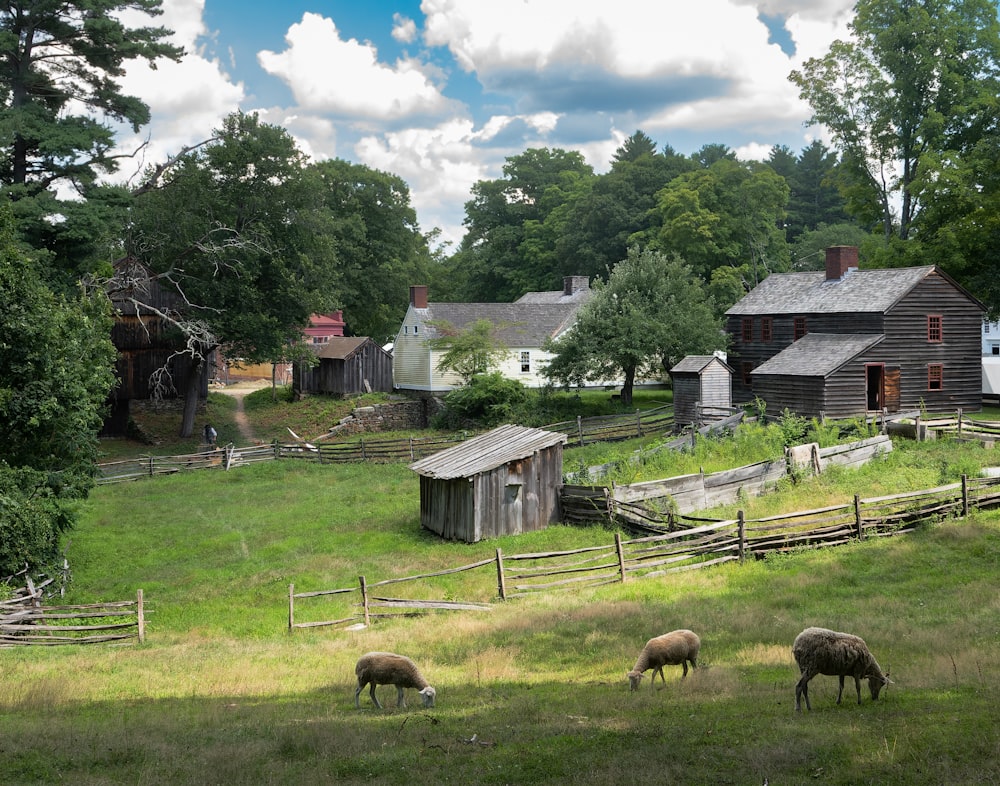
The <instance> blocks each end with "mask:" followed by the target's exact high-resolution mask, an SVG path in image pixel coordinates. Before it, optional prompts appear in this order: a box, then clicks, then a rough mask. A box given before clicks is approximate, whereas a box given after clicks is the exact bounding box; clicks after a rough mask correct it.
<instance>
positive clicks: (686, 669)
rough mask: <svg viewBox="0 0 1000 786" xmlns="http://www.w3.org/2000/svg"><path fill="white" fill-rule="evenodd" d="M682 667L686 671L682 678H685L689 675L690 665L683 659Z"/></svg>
mask: <svg viewBox="0 0 1000 786" xmlns="http://www.w3.org/2000/svg"><path fill="white" fill-rule="evenodd" d="M681 668H682V669H684V673H683V674H681V679H684V678H685V677H686V676H687V675H688V665H687V661H686V660H682V661H681Z"/></svg>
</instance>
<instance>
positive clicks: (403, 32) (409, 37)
mask: <svg viewBox="0 0 1000 786" xmlns="http://www.w3.org/2000/svg"><path fill="white" fill-rule="evenodd" d="M392 25H393V26H392V37H393V38H394V39H396V40H397V41H399V42H400V43H401V44H412V43H413V42H414V41H416V40H417V23H416V22H414V21H413V20H412V19H409V18H408V17H405V16H403V15H402V14H393V15H392Z"/></svg>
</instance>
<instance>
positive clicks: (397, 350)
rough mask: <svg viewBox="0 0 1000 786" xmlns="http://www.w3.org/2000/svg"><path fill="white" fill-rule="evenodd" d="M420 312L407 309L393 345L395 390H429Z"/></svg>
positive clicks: (427, 366)
mask: <svg viewBox="0 0 1000 786" xmlns="http://www.w3.org/2000/svg"><path fill="white" fill-rule="evenodd" d="M421 310H423V309H415V308H413V306H410V307H409V308H408V309H407V311H406V316H405V317H404V318H403V324H402V325H401V326H400V328H399V332H398V333H397V334H396V340H395V342H394V343H393V348H392V382H393V385H394V386H395V387H397V388H410V389H412V390H430V389H431V358H430V353H429V352H428V347H427V343H426V341H425V339H424V336H423V335H422V333H423V330H422V327H423V324H422V320H421V318H420V315H419V314H418V313H417V312H419V311H421ZM415 328H416V330H415Z"/></svg>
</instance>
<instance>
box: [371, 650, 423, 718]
mask: <svg viewBox="0 0 1000 786" xmlns="http://www.w3.org/2000/svg"><path fill="white" fill-rule="evenodd" d="M354 673H355V674H357V676H358V689H357V690H356V691H354V706H355V707H358V708H359V709H360V707H361V699H360V696H361V691H362V690H364V687H365V686H366V685H370V686H371V688H370V690H369V692H370V693H371V696H372V701H373V702H375V706H376V707H378V708H379V709H382V705H381V704H380V703H379V700H378V697H377V696H376V695H375V688H376V686H378V685H395V686H396V706H397V707H405V706H406V699H405V698H404V696H403V689H404V688H416V690H418V691H419V692H420V700H421V701H422V702H423V705H424V706H425V707H433V706H434V697H435V696H436V695H437V692H436V691H435V690H434V688H432V687H431V686H430V685H429V684H428V683H427V680H425V679H424V677H423V675H422V674H421V673H420V669H418V668H417V665H416V664H415V663H414V662H413V661H412V660H410V659H409V658H407V657H406V656H405V655H395V654H394V653H391V652H369V653H367V654H366V655H362V656H361V657H360V658H359V659H358V663H357V665H356V666H355V667H354Z"/></svg>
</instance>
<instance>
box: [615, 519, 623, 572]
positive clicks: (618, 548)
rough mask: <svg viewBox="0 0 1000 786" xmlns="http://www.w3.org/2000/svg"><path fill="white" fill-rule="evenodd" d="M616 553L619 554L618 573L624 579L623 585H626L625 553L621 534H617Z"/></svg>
mask: <svg viewBox="0 0 1000 786" xmlns="http://www.w3.org/2000/svg"><path fill="white" fill-rule="evenodd" d="M615 551H617V552H618V572H619V574H621V577H622V584H624V583H625V552H624V551H623V550H622V536H621V533H620V532H616V533H615Z"/></svg>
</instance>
